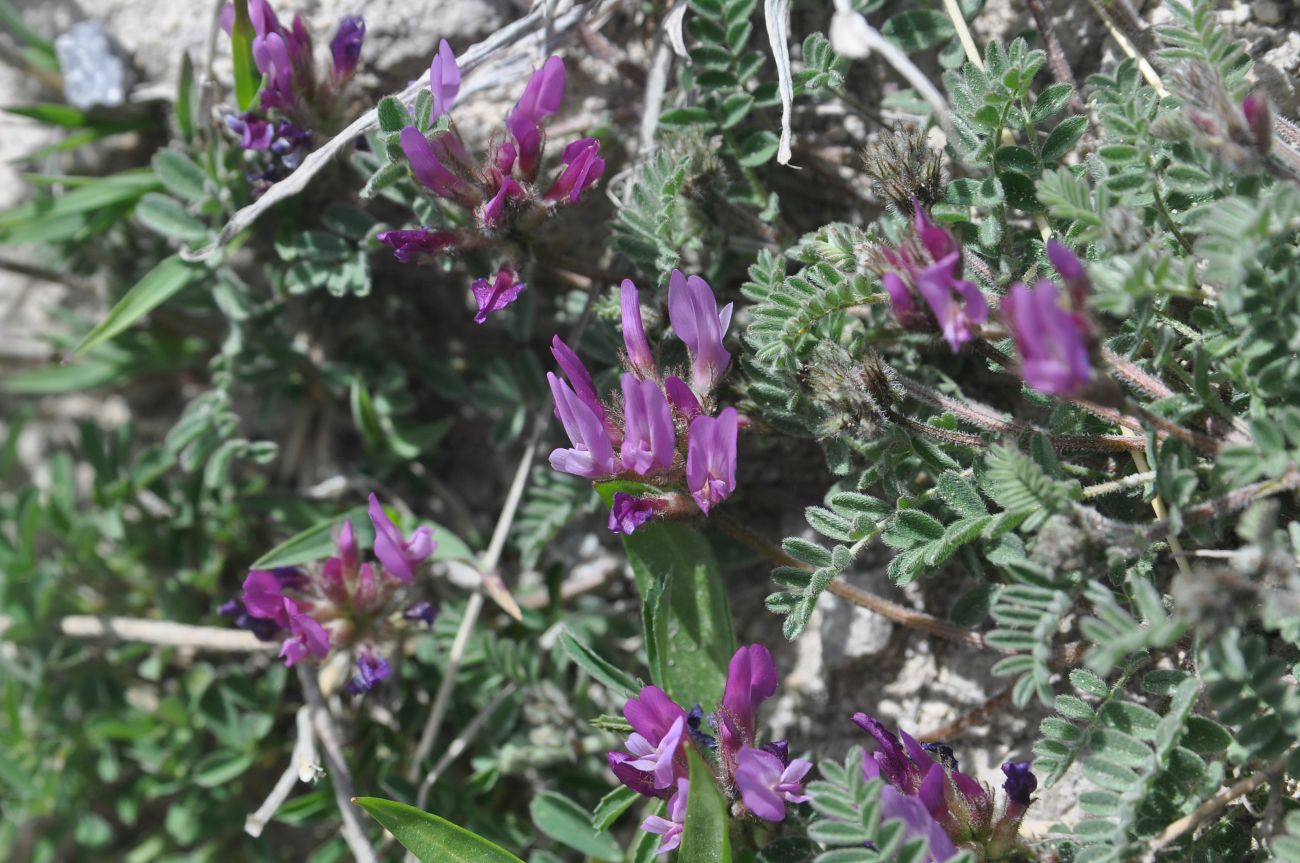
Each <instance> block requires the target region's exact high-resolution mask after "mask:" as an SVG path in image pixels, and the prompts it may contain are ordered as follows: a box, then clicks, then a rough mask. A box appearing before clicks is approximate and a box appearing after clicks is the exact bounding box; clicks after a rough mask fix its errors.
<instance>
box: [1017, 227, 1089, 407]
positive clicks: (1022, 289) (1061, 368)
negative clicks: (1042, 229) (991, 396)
mask: <svg viewBox="0 0 1300 863" xmlns="http://www.w3.org/2000/svg"><path fill="white" fill-rule="evenodd" d="M1047 258H1048V260H1050V261H1051V262H1052V266H1053V267H1055V268H1056V272H1057V273H1058V274H1059V275H1060V277H1061V280H1062V281H1064V282H1065V287H1066V292H1067V294H1068V296H1069V306H1070V308H1069V309H1065V308H1062V307H1061V297H1060V291H1059V290H1058V288H1057V285H1056V283H1054V282H1051V281H1048V280H1043V281H1040V282H1039V283H1038V284H1036V285H1035V286H1034V287H1032V288H1030V287H1027V286H1025V285H1023V284H1021V283H1020V282H1017V283H1015V284H1014V285H1012V286H1011V290H1010V291H1009V292H1008V293H1007V295H1006V296H1005V297H1003V299H1002V317H1003V318H1004V319H1005V321H1006V323H1007V325H1008V327H1009V328H1010V329H1011V333H1012V335H1014V336H1015V339H1016V348H1017V349H1018V351H1019V353H1020V361H1021V374H1022V375H1024V378H1025V382H1026V383H1028V384H1029V385H1030V386H1031V387H1033V388H1034V389H1036V390H1038V391H1040V392H1044V393H1047V394H1048V395H1057V396H1070V395H1075V394H1077V393H1078V392H1079V391H1080V390H1082V389H1083V388H1084V387H1086V386H1087V385H1088V384H1089V382H1091V380H1092V362H1091V360H1090V359H1089V352H1090V342H1091V341H1092V340H1093V334H1092V324H1091V322H1090V321H1089V320H1088V318H1087V316H1086V314H1085V311H1084V309H1085V305H1084V304H1085V303H1086V302H1087V297H1088V293H1089V291H1090V285H1089V282H1088V274H1087V272H1086V271H1085V270H1084V268H1083V264H1082V263H1081V262H1080V261H1079V259H1078V258H1077V257H1075V255H1074V253H1073V252H1071V251H1070V250H1069V249H1067V248H1066V247H1065V246H1063V245H1061V244H1060V243H1058V242H1057V241H1056V240H1049V241H1048V242H1047Z"/></svg>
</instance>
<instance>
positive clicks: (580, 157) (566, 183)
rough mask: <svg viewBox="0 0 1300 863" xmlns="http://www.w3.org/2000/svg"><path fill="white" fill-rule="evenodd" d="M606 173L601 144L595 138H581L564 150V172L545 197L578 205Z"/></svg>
mask: <svg viewBox="0 0 1300 863" xmlns="http://www.w3.org/2000/svg"><path fill="white" fill-rule="evenodd" d="M604 173H605V160H604V159H602V158H600V142H599V141H597V140H596V139H595V138H580V139H578V140H577V141H574V142H573V143H571V144H569V146H567V147H565V148H564V170H563V171H561V172H560V176H558V177H556V178H555V182H554V183H552V184H551V188H549V189H547V190H546V194H545V195H543V197H544V198H545V199H546V200H548V201H560V200H563V199H564V198H568V199H569V203H570V204H576V203H577V202H578V198H580V197H582V193H583V192H584V191H586V190H587V187H589V186H591V185H592V184H594V183H595V182H596V181H597V180H599V179H600V177H601V175H602V174H604Z"/></svg>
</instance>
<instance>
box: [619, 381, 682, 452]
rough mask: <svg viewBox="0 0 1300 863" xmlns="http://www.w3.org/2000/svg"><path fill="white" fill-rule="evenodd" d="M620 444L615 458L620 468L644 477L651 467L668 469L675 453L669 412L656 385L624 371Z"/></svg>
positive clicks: (673, 430) (675, 448)
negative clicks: (617, 458)
mask: <svg viewBox="0 0 1300 863" xmlns="http://www.w3.org/2000/svg"><path fill="white" fill-rule="evenodd" d="M622 383H623V446H622V448H621V449H620V450H619V457H620V458H621V459H622V460H623V468H624V470H630V471H632V472H633V473H635V474H639V475H641V476H645V475H646V474H649V473H652V472H653V471H654V470H655V468H660V469H662V470H672V467H673V456H674V455H676V453H677V440H676V430H675V428H674V426H673V412H672V409H671V408H670V407H668V400H667V399H665V398H664V394H663V391H662V390H660V389H659V384H657V383H655V382H654V381H643V380H638V379H637V377H636V375H631V374H624V375H623V377H622Z"/></svg>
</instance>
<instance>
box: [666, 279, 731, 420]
mask: <svg viewBox="0 0 1300 863" xmlns="http://www.w3.org/2000/svg"><path fill="white" fill-rule="evenodd" d="M731 308H732V307H731V303H728V304H727V305H726V306H725V307H723V309H722V311H718V301H717V299H716V298H715V297H714V296H713V289H712V288H710V287H709V283H708V282H706V281H704V279H702V278H700V277H699V276H690V277H689V278H688V277H687V276H686V275H684V274H683V273H682V271H681V270H673V271H672V274H671V275H670V276H669V278H668V320H669V321H670V322H671V323H672V325H673V331H674V332H676V333H677V337H678V338H680V339H681V340H682V341H683V342H685V343H686V349H687V351H688V352H689V353H690V355H691V387H692V388H693V389H694V390H695V392H696V393H697V394H698V395H699V396H700V397H701V398H702V397H704V396H705V395H707V394H708V393H709V392H711V391H712V390H713V388H714V387H715V386H717V384H718V381H720V380H721V379H722V375H723V373H724V372H725V371H726V370H727V366H728V365H729V364H730V363H731V354H729V353H728V352H727V350H726V348H724V347H723V346H722V337H723V336H724V335H726V333H727V327H728V326H730V325H731Z"/></svg>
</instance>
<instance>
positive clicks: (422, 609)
mask: <svg viewBox="0 0 1300 863" xmlns="http://www.w3.org/2000/svg"><path fill="white" fill-rule="evenodd" d="M437 616H438V610H437V609H436V608H434V607H433V606H432V605H430V604H429V603H427V602H425V601H423V600H421V601H420V602H417V603H414V604H412V605H408V606H407V607H406V608H405V609H403V610H402V618H403V619H404V620H409V621H411V622H412V623H414V622H415V621H417V620H419V621H421V622H423V623H424V625H425V626H427V627H429V628H430V629H432V628H433V620H434V618H436V617H437Z"/></svg>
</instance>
